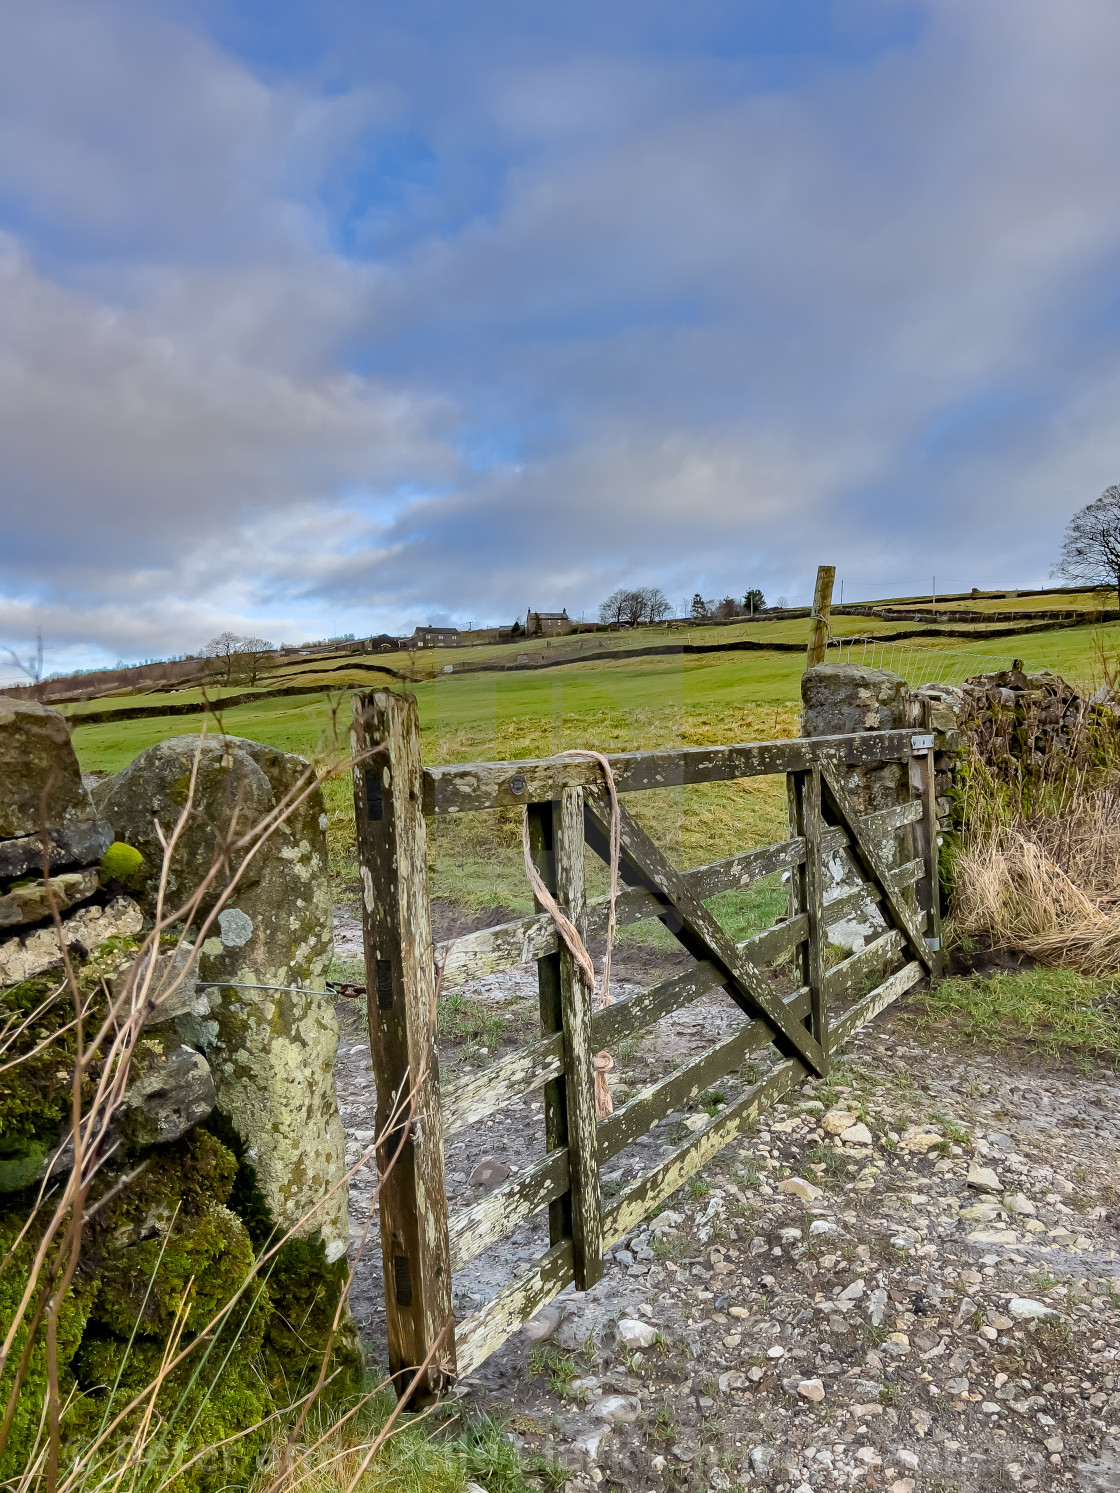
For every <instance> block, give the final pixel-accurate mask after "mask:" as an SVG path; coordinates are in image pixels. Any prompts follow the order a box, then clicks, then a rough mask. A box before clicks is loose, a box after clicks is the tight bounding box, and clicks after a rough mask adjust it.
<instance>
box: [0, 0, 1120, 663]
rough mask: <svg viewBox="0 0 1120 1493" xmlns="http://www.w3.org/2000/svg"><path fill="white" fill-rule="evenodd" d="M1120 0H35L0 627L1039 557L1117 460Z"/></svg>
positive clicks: (776, 586) (910, 587) (295, 615)
mask: <svg viewBox="0 0 1120 1493" xmlns="http://www.w3.org/2000/svg"><path fill="white" fill-rule="evenodd" d="M1118 52H1120V11H1118V10H1117V8H1116V7H1115V5H1114V4H1112V3H1110V0H1066V3H1065V4H1064V5H1062V6H1054V5H1053V4H1052V3H1042V0H985V3H984V4H983V5H979V6H978V5H976V4H975V0H938V3H930V4H926V3H905V4H904V3H893V0H853V3H850V4H826V3H823V0H818V3H808V0H806V3H798V0H780V3H779V0H774V3H752V0H733V3H732V0H726V3H725V0H693V3H690V4H688V5H682V4H680V3H679V0H678V3H674V4H668V3H661V0H645V3H637V0H626V3H613V0H598V3H595V4H587V3H582V0H573V3H569V4H567V5H565V6H543V5H535V6H534V5H525V4H524V3H523V0H522V3H519V4H514V3H504V0H479V3H475V4H473V5H471V6H462V5H454V4H450V3H447V0H418V3H413V4H411V5H409V6H400V5H389V4H384V3H379V0H361V3H351V0H319V3H315V4H305V3H295V0H288V3H268V4H265V3H260V4H235V3H224V0H194V3H189V0H179V3H170V0H168V3H160V0H145V3H143V4H140V3H114V0H105V3H99V0H36V3H35V4H34V5H31V4H23V5H13V6H9V7H7V8H5V9H4V10H3V12H2V13H0V518H2V521H3V543H2V544H0V642H5V643H7V644H8V645H9V646H13V647H16V648H17V649H20V650H25V649H26V647H27V646H28V641H29V640H30V639H32V638H33V637H34V635H35V632H36V630H37V629H40V628H41V629H42V631H43V634H44V638H45V641H46V647H47V653H48V665H49V666H50V667H54V668H59V667H67V666H73V665H78V664H86V665H93V664H96V663H99V662H103V661H110V662H111V661H113V660H115V659H116V658H117V657H118V656H119V657H124V658H136V657H145V656H149V655H160V654H165V653H168V652H179V651H185V650H193V649H195V648H197V647H199V646H200V645H201V644H202V643H203V642H204V641H205V639H206V638H207V637H208V636H210V635H212V634H213V633H214V632H216V631H219V630H221V629H222V628H225V627H232V628H234V629H235V630H237V631H247V630H251V631H253V632H257V633H264V634H265V635H267V636H269V637H271V638H273V639H274V640H275V641H298V640H299V639H300V638H303V637H312V636H321V635H324V634H330V633H338V632H356V633H361V632H365V631H370V630H381V629H382V628H387V629H390V630H394V631H395V630H400V629H403V628H406V627H408V628H411V626H412V625H413V624H414V623H416V622H417V621H426V620H429V619H432V620H436V619H439V620H454V621H458V622H460V623H464V624H465V623H467V622H473V623H474V624H475V625H479V624H482V623H485V622H494V621H498V620H502V621H505V620H509V619H511V618H512V617H513V616H514V615H515V614H516V613H517V612H520V611H523V610H524V608H525V607H526V606H527V605H529V604H532V605H534V606H538V607H542V608H553V607H559V606H567V608H568V609H569V611H570V612H572V613H573V614H579V613H580V612H581V611H587V612H588V613H592V612H593V611H594V608H595V606H596V604H597V602H598V601H599V600H600V599H601V597H602V596H604V595H605V594H606V593H607V592H609V591H610V590H612V589H613V588H614V587H615V586H616V585H619V584H625V583H634V584H659V585H661V586H663V587H664V589H665V590H666V592H667V593H668V595H669V596H670V597H671V598H672V599H673V600H674V601H676V600H678V599H679V598H682V597H685V596H690V595H691V594H692V592H693V591H695V590H697V589H699V590H700V591H702V592H703V593H704V594H705V595H708V596H722V595H724V594H728V593H730V594H736V593H738V594H742V592H743V590H744V589H745V588H746V587H747V586H753V585H759V586H761V587H762V588H763V590H764V591H765V592H766V593H767V594H768V595H770V596H776V595H778V594H785V595H787V596H790V597H791V598H798V599H805V597H806V596H807V592H808V589H809V587H810V586H811V581H812V575H813V573H814V570H815V567H816V565H817V564H818V563H819V562H823V561H829V562H832V563H834V564H836V565H837V567H838V569H839V572H840V573H841V574H842V575H843V576H844V578H845V595H846V596H848V597H852V596H858V595H874V594H886V593H896V594H897V593H904V592H908V591H916V590H920V589H922V588H924V587H926V586H928V585H929V577H930V575H931V574H933V573H936V574H937V577H938V587H939V589H966V588H968V587H971V586H973V585H980V586H986V585H993V586H1000V585H1011V584H1021V585H1027V584H1041V583H1043V582H1044V581H1045V579H1046V575H1047V572H1048V570H1049V567H1050V565H1051V563H1052V561H1053V559H1054V556H1055V553H1056V550H1057V545H1058V542H1059V539H1060V535H1061V532H1062V529H1063V527H1064V525H1065V522H1066V521H1067V519H1068V517H1069V515H1070V514H1071V513H1072V512H1073V511H1074V510H1076V509H1077V508H1079V507H1081V506H1082V505H1083V504H1085V503H1087V502H1089V501H1091V500H1092V499H1093V498H1094V497H1096V496H1097V495H1098V494H1099V492H1100V491H1101V489H1102V488H1103V487H1104V486H1106V485H1107V484H1108V483H1110V482H1114V481H1116V480H1118V479H1120V469H1118V451H1117V436H1118V433H1120V432H1118V425H1120V413H1118V412H1120V401H1118V396H1120V314H1118V310H1120V175H1118V173H1117V172H1116V169H1115V159H1116V148H1117V143H1118V140H1120V95H1118V94H1117V90H1116V89H1115V87H1114V82H1113V77H1112V74H1113V70H1114V64H1115V60H1116V57H1117V55H1118Z"/></svg>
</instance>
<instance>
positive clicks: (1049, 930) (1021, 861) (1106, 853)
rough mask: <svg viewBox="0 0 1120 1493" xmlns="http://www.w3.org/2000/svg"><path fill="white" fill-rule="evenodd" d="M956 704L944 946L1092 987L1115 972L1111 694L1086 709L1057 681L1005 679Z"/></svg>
mask: <svg viewBox="0 0 1120 1493" xmlns="http://www.w3.org/2000/svg"><path fill="white" fill-rule="evenodd" d="M1013 686H1014V687H1013ZM1020 686H1022V687H1020ZM965 706H966V708H965V710H964V712H963V714H962V718H961V726H962V730H963V732H964V735H965V739H966V747H965V750H964V753H963V755H962V760H961V762H960V764H959V766H958V770H957V773H956V782H955V787H954V818H955V824H956V834H955V836H954V837H953V840H952V843H951V844H950V846H949V847H947V854H946V861H947V870H948V873H949V882H950V885H951V889H952V908H951V919H950V922H949V928H948V932H949V936H950V939H951V940H953V939H955V940H958V941H959V940H964V939H976V940H981V941H984V942H986V943H989V944H992V945H995V946H998V947H1006V948H1012V949H1020V950H1022V951H1024V952H1025V953H1027V954H1030V955H1032V956H1034V957H1035V958H1037V959H1039V960H1041V961H1043V962H1045V963H1046V964H1050V965H1056V966H1060V967H1062V968H1065V969H1069V970H1073V971H1076V972H1077V973H1079V974H1082V975H1086V976H1091V977H1103V976H1106V975H1109V974H1111V973H1113V972H1114V971H1116V970H1117V969H1120V895H1118V888H1120V729H1118V713H1117V709H1116V706H1115V704H1114V703H1113V696H1112V691H1111V689H1110V688H1109V687H1108V686H1105V687H1104V688H1103V689H1102V690H1100V691H1098V692H1097V694H1096V695H1094V696H1093V697H1092V698H1091V699H1088V700H1086V699H1084V698H1081V697H1079V696H1078V695H1077V694H1076V692H1074V691H1073V690H1071V689H1070V687H1069V686H1068V685H1066V684H1065V682H1064V681H1063V680H1061V679H1059V678H1058V677H1057V676H1056V675H1039V676H1023V675H1021V674H1018V673H1016V672H1015V671H1010V672H1009V673H1008V675H1007V676H1006V680H1005V679H1004V676H992V678H991V680H987V681H974V682H973V683H972V685H971V686H970V688H969V689H968V690H967V691H966V695H965Z"/></svg>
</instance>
